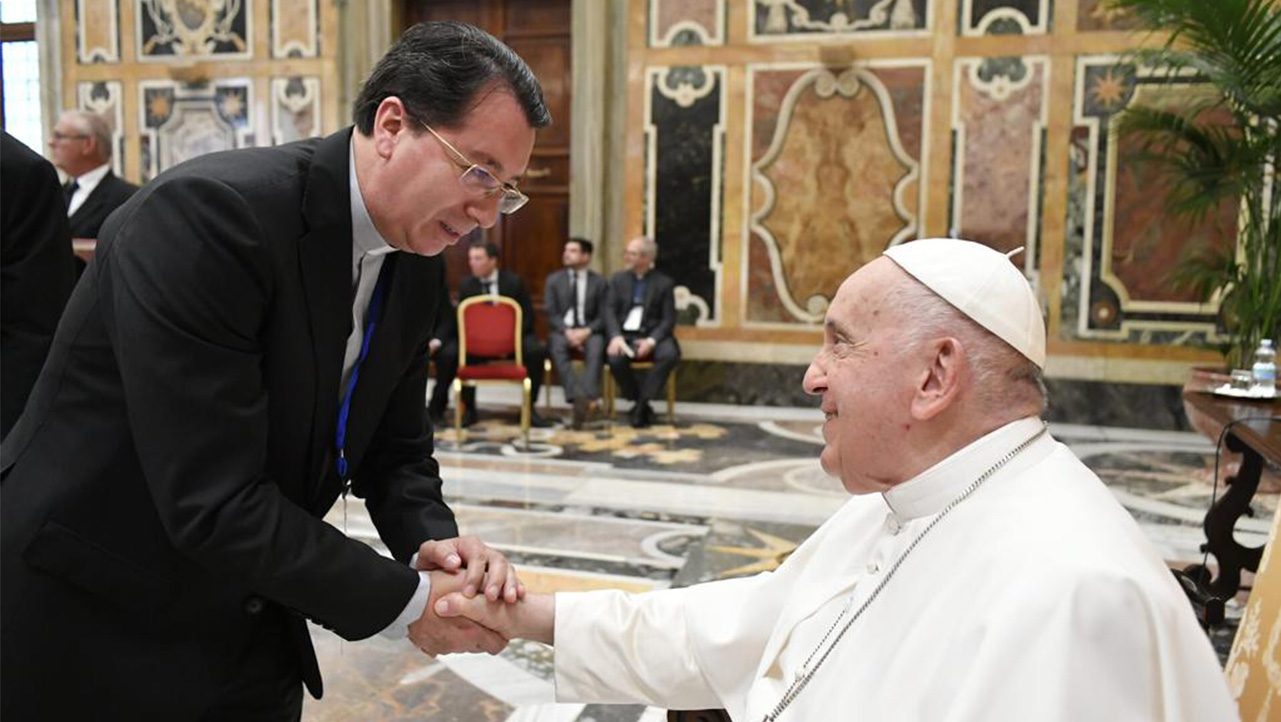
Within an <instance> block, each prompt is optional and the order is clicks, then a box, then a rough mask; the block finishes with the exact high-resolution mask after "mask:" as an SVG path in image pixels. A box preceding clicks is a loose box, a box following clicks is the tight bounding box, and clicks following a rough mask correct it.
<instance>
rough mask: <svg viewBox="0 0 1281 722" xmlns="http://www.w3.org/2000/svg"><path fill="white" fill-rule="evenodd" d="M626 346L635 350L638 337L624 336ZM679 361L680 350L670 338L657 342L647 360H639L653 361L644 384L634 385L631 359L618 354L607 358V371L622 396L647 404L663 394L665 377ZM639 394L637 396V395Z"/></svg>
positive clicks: (634, 376) (644, 359) (634, 379)
mask: <svg viewBox="0 0 1281 722" xmlns="http://www.w3.org/2000/svg"><path fill="white" fill-rule="evenodd" d="M625 338H626V339H627V345H628V346H631V347H632V348H633V349H634V348H636V342H637V341H638V340H639V337H633V336H625ZM680 360H681V352H680V348H678V347H677V346H676V342H675V341H673V340H672V339H671V338H665V339H663V340H662V341H659V342H658V344H657V345H656V346H654V350H653V351H652V352H651V353H650V355H649V357H648V358H643V359H639V361H641V362H645V361H653V362H654V366H653V368H651V369H649V373H648V374H646V376H645V382H644V383H642V384H640V385H639V387H638V386H637V384H636V374H635V372H634V371H632V359H629V358H627V357H626V356H624V355H622V354H619V355H617V356H609V357H608V361H609V370H610V373H612V374H613V375H614V380H615V381H617V382H618V388H619V390H621V391H622V392H623V396H625V397H627V398H629V399H632V400H633V401H635V402H636V403H638V404H640V403H647V402H648V401H649V400H650V399H654V398H657V397H658V396H659V395H660V394H661V393H662V392H663V385H664V384H666V383H667V375H668V374H670V373H671V372H672V369H674V368H676V364H677V363H679V362H680ZM638 392H639V395H637V394H638Z"/></svg>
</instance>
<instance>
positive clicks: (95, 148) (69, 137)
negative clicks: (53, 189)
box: [49, 110, 138, 238]
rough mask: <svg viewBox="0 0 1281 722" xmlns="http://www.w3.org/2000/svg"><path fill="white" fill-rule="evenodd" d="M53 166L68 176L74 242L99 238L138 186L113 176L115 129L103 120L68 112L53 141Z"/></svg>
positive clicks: (59, 118)
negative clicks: (101, 229) (75, 240)
mask: <svg viewBox="0 0 1281 722" xmlns="http://www.w3.org/2000/svg"><path fill="white" fill-rule="evenodd" d="M49 150H50V151H51V152H52V153H53V164H54V165H56V166H58V167H59V168H61V169H62V172H64V173H66V174H67V176H68V180H67V184H66V185H64V186H63V190H64V191H65V192H66V194H67V222H68V223H69V224H70V226H71V237H72V238H97V237H98V229H99V228H101V227H102V222H103V221H105V220H107V216H109V215H111V212H112V211H114V210H115V209H117V208H119V207H120V206H121V205H122V204H124V202H125V201H127V200H129V196H131V195H133V194H134V192H135V191H137V190H138V186H136V185H134V184H132V183H130V182H129V181H126V180H123V179H121V178H117V177H116V176H115V174H114V173H112V172H111V126H110V125H108V124H107V121H106V120H105V119H104V118H103V117H102V116H101V115H97V114H95V113H86V112H84V111H81V110H68V111H67V112H65V113H63V114H62V115H61V116H59V117H58V123H57V125H55V126H53V139H52V140H50V141H49Z"/></svg>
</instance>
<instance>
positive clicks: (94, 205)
mask: <svg viewBox="0 0 1281 722" xmlns="http://www.w3.org/2000/svg"><path fill="white" fill-rule="evenodd" d="M110 176H111V174H110V173H108V174H107V175H105V176H103V177H102V180H100V181H98V185H96V186H94V187H93V190H92V191H90V192H89V196H88V197H87V198H85V202H84V203H81V204H80V207H79V208H77V209H76V212H75V213H72V214H71V217H70V218H68V219H67V223H71V224H74V223H77V222H78V221H80V220H82V219H84V218H86V217H88V216H89V215H90V214H92V213H96V212H97V209H98V206H101V205H102V194H103V193H104V192H105V191H104V190H103V185H104V184H105V183H106V182H107V178H109V177H110Z"/></svg>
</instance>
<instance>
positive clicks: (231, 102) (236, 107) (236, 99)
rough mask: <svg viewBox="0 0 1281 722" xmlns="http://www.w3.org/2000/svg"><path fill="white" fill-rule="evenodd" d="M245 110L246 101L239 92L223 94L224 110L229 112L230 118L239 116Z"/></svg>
mask: <svg viewBox="0 0 1281 722" xmlns="http://www.w3.org/2000/svg"><path fill="white" fill-rule="evenodd" d="M244 110H245V101H244V100H243V99H242V98H241V97H240V95H239V94H237V93H227V94H226V95H224V96H222V112H224V113H226V114H227V117H228V118H239V117H240V114H241V113H243V112H244Z"/></svg>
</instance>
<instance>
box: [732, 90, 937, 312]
mask: <svg viewBox="0 0 1281 722" xmlns="http://www.w3.org/2000/svg"><path fill="white" fill-rule="evenodd" d="M768 72H769V71H764V72H763V73H761V74H760V75H759V76H758V77H757V81H760V80H762V79H763V78H764V77H765V76H767V75H768ZM922 75H923V73H922ZM921 82H922V86H921V88H923V79H922V81H921ZM900 92H901V91H900ZM918 92H921V91H919V90H918ZM922 117H923V116H922ZM922 122H923V120H922ZM759 130H760V129H754V131H757V132H759ZM918 132H919V131H918ZM901 133H902V130H901V129H900V124H899V121H898V120H897V118H896V107H895V101H894V99H893V98H892V96H891V90H890V89H889V88H888V87H887V86H886V84H885V83H884V82H883V81H882V79H881V77H880V76H878V74H877V73H876V72H875V71H874V70H873V69H869V68H867V67H861V66H860V67H851V68H848V69H845V70H843V71H840V73H839V75H838V74H836V73H834V72H833V71H832V70H829V69H827V68H813V69H810V70H807V71H805V72H803V73H802V74H800V75H799V77H797V78H796V79H795V81H794V82H792V83H791V85H790V87H789V88H788V89H787V91H786V93H785V94H784V96H783V98H782V102H781V105H780V109H779V110H778V116H777V122H776V123H775V124H774V126H773V130H772V137H771V138H770V141H769V145H768V147H767V148H766V149H765V151H764V153H762V154H761V155H760V156H759V157H754V158H753V161H752V164H751V170H750V174H751V184H750V188H751V190H750V193H751V203H750V208H751V209H752V211H751V217H750V219H749V231H750V233H751V234H752V235H754V236H755V237H756V238H758V239H759V240H760V241H761V242H762V243H763V244H764V247H765V249H766V251H767V252H768V257H769V267H770V270H771V276H772V285H773V286H774V289H775V290H776V292H777V294H778V296H779V300H780V301H781V304H782V306H783V307H784V308H785V309H786V312H787V314H788V316H789V317H790V319H791V322H793V323H795V322H797V321H799V322H801V323H810V324H815V323H819V322H821V321H822V319H823V315H824V313H825V311H826V310H827V306H828V303H829V301H830V299H831V297H832V295H833V294H834V293H835V292H836V289H837V288H838V287H839V286H840V284H841V282H842V281H843V280H844V279H845V277H846V276H847V275H849V274H850V273H851V272H852V271H854V270H855V269H857V268H859V267H860V266H862V265H863V264H864V263H866V262H868V261H870V260H872V259H873V258H875V257H876V256H878V255H880V253H881V252H882V251H883V250H885V248H886V247H887V246H891V245H894V244H897V243H900V242H902V241H904V240H908V239H911V238H914V237H916V234H917V230H918V227H919V213H920V212H919V208H920V200H921V199H920V195H921V183H920V179H921V168H920V163H919V161H918V157H915V156H914V155H913V154H911V153H909V152H908V151H907V150H905V148H904V143H903V139H902V137H901ZM918 137H919V136H918Z"/></svg>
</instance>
